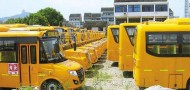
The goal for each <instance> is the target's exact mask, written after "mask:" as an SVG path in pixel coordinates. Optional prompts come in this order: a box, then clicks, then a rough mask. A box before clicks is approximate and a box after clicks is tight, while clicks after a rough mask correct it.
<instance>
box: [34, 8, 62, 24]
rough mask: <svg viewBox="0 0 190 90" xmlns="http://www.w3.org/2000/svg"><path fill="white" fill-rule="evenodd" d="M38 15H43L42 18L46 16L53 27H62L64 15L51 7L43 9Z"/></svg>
mask: <svg viewBox="0 0 190 90" xmlns="http://www.w3.org/2000/svg"><path fill="white" fill-rule="evenodd" d="M37 13H38V14H41V15H42V16H45V17H46V18H47V20H48V22H49V24H50V25H53V26H57V25H60V24H61V23H62V21H63V15H62V14H61V13H60V12H58V11H56V10H55V9H53V8H50V7H47V8H45V9H41V10H39V11H38V12H37Z"/></svg>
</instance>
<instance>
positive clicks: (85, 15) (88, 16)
mask: <svg viewBox="0 0 190 90" xmlns="http://www.w3.org/2000/svg"><path fill="white" fill-rule="evenodd" d="M84 17H85V18H94V17H101V13H84Z"/></svg>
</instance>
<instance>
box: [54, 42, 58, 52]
mask: <svg viewBox="0 0 190 90" xmlns="http://www.w3.org/2000/svg"><path fill="white" fill-rule="evenodd" d="M54 52H55V53H59V43H56V44H55V45H54Z"/></svg>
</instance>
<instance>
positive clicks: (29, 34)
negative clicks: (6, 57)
mask: <svg viewBox="0 0 190 90" xmlns="http://www.w3.org/2000/svg"><path fill="white" fill-rule="evenodd" d="M44 33H45V32H44V31H6V32H1V33H0V37H42V35H43V34H44Z"/></svg>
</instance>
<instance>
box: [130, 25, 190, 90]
mask: <svg viewBox="0 0 190 90" xmlns="http://www.w3.org/2000/svg"><path fill="white" fill-rule="evenodd" d="M187 23H189V22H184V21H182V22H180V21H178V23H173V24H167V23H166V24H142V25H138V26H137V33H136V37H135V48H134V63H135V64H134V70H133V73H134V74H133V76H134V79H135V82H136V85H137V86H139V87H140V88H142V87H149V86H153V85H161V86H164V87H169V88H175V89H184V88H186V89H187V90H190V74H189V70H190V68H189V63H188V62H189V59H190V58H189V56H190V46H189V44H190V25H188V24H187Z"/></svg>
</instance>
